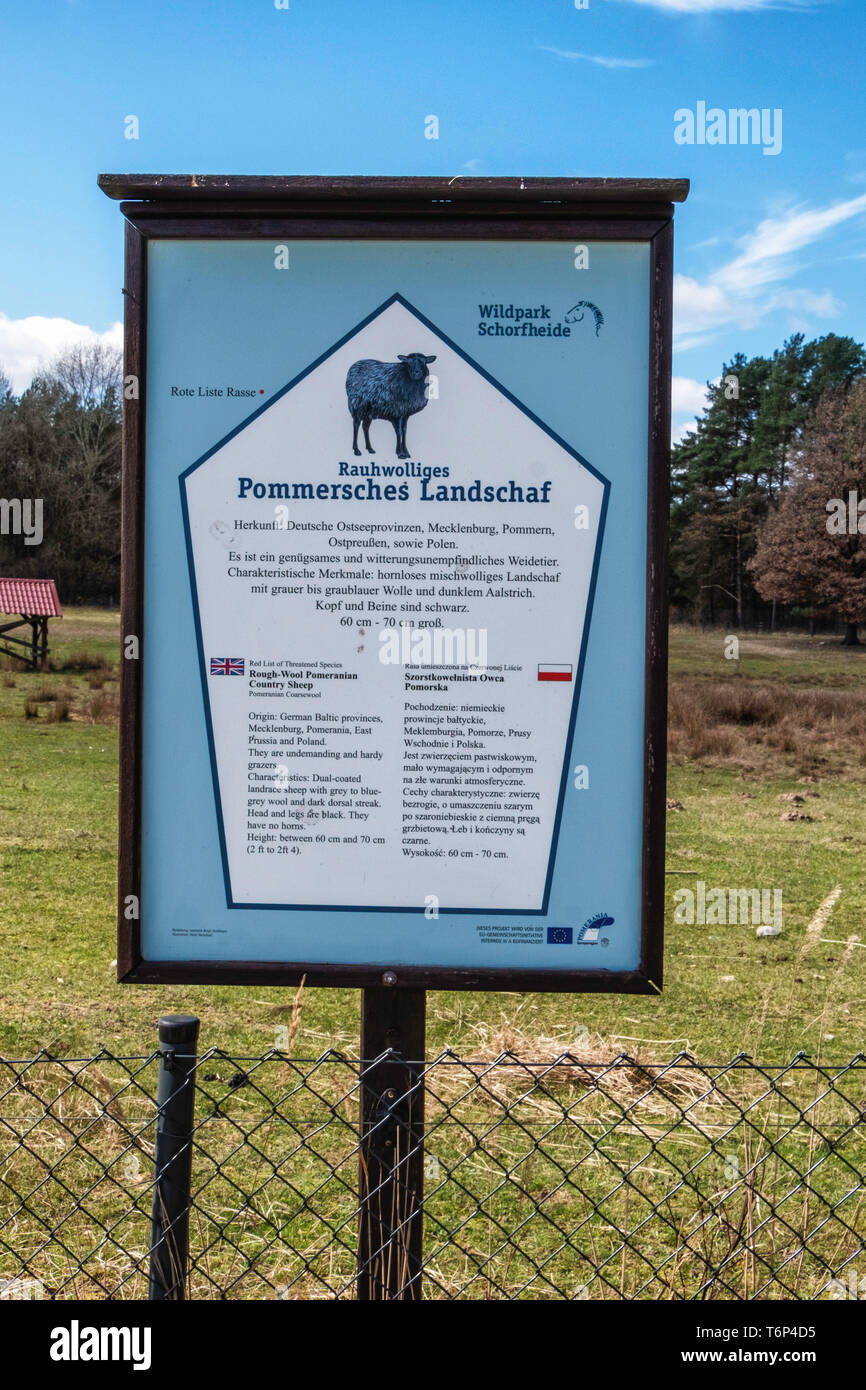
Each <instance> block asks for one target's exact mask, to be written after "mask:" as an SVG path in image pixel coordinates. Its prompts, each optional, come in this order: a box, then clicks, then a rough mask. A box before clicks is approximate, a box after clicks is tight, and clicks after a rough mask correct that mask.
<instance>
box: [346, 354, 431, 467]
mask: <svg viewBox="0 0 866 1390" xmlns="http://www.w3.org/2000/svg"><path fill="white" fill-rule="evenodd" d="M435 361H436V356H435V354H434V355H433V356H432V357H427V356H425V355H424V353H423V352H409V353H402V352H401V353H398V354H397V361H396V362H377V361H375V360H374V359H373V358H370V357H367V358H364V359H362V361H360V362H353V363H352V365H351V367H350V368H349V370H348V372H347V373H346V400H347V402H348V406H349V414H350V415H351V417H352V423H353V425H354V429H353V431H352V451H353V453H355V454H360V452H361V450H360V449H359V448H358V426H359V425H361V426H362V427H363V430H364V443H365V444H366V446H367V453H368V454H375V452H376V450H375V449H374V448H373V446H372V444H371V443H370V422H371V421H372V420H390V421H391V424H392V425H393V426H394V433H395V434H396V436H397V457H398V459H407V458H409V450H408V449H407V448H406V421H407V420H408V419H409V416H410V415H417V413H418V411H419V410H423V409H424V407H425V405H426V404H427V379H428V377H429V375H430V373H429V372H428V370H427V368H428V364H429V363H430V362H435Z"/></svg>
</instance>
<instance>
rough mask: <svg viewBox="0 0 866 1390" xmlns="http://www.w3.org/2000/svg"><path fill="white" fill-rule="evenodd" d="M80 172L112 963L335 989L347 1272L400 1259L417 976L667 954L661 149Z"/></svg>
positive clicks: (173, 975) (449, 984) (593, 974)
mask: <svg viewBox="0 0 866 1390" xmlns="http://www.w3.org/2000/svg"><path fill="white" fill-rule="evenodd" d="M99 182H100V186H101V187H102V188H103V190H104V191H105V192H106V193H107V194H108V195H109V196H110V197H113V198H117V199H119V200H121V210H122V212H123V214H124V216H125V219H126V234H127V256H126V282H125V286H124V293H125V297H126V365H125V392H124V394H125V406H126V410H125V422H124V502H123V598H122V623H123V642H124V661H123V663H122V702H123V714H122V734H121V839H120V869H119V904H120V906H119V925H120V932H119V936H120V943H119V948H118V971H119V977H120V978H121V979H122V980H127V981H130V982H136V981H142V982H148V983H153V982H156V983H168V982H172V983H179V982H189V983H211V982H222V983H237V984H297V983H298V982H299V981H300V980H301V979H302V978H303V977H306V980H307V983H308V984H310V985H313V986H316V985H322V986H338V985H343V986H345V985H349V986H354V987H360V988H361V989H362V990H363V991H364V1004H363V1038H362V1056H363V1058H364V1059H365V1064H369V1063H372V1062H375V1060H376V1058H378V1057H380V1056H381V1055H382V1053H383V1052H385V1053H386V1054H387V1057H386V1060H385V1061H382V1062H380V1063H376V1065H375V1066H372V1067H370V1066H368V1069H367V1070H366V1071H365V1073H364V1076H365V1085H364V1103H363V1127H364V1136H365V1138H364V1154H363V1158H362V1191H363V1194H364V1213H365V1215H364V1220H363V1221H362V1228H361V1243H362V1257H363V1269H364V1274H363V1277H362V1283H361V1291H362V1296H364V1297H368V1298H376V1297H394V1296H398V1295H399V1296H404V1297H412V1296H416V1294H417V1291H418V1288H419V1283H420V1279H419V1275H420V1244H419V1242H420V1192H421V1177H422V1173H421V1166H422V1148H421V1139H422V1124H423V1109H422V1106H423V1098H422V1087H421V1085H420V1083H418V1084H416V1083H415V1081H414V1080H413V1076H414V1073H413V1072H412V1069H411V1066H410V1065H409V1064H411V1063H417V1064H420V1063H421V1062H422V1061H423V1037H424V1028H423V1000H424V991H425V990H426V989H497V990H502V989H505V990H558V991H563V992H580V991H614V992H628V993H653V992H657V991H658V990H659V989H660V987H661V967H662V919H663V906H664V810H665V772H664V763H665V730H666V723H665V720H666V711H665V703H666V658H667V639H666V620H667V612H666V553H667V533H668V531H667V528H668V467H669V431H670V346H671V285H672V219H673V205H674V203H675V202H679V201H682V200H683V199H684V198H685V197H686V194H687V191H688V184H687V183H686V182H685V181H679V180H629V179H602V180H592V179H458V180H444V179H420V178H418V179H415V178H409V179H392V178H331V179H328V178H288V177H286V178H283V177H274V178H259V177H239V176H238V177H231V176H229V177H222V176H180V175H170V176H146V175H103V176H102V177H101V178H100V180H99ZM389 1040H390V1041H389ZM407 1068H408V1070H407Z"/></svg>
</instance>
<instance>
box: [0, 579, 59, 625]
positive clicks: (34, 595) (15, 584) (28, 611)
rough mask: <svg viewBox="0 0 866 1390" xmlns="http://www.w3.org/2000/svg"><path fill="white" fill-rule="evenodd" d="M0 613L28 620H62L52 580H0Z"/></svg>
mask: <svg viewBox="0 0 866 1390" xmlns="http://www.w3.org/2000/svg"><path fill="white" fill-rule="evenodd" d="M0 613H21V614H22V615H25V616H26V617H28V618H62V617H63V609H62V608H61V607H60V599H59V598H58V597H57V590H56V588H55V587H54V580H53V579H0Z"/></svg>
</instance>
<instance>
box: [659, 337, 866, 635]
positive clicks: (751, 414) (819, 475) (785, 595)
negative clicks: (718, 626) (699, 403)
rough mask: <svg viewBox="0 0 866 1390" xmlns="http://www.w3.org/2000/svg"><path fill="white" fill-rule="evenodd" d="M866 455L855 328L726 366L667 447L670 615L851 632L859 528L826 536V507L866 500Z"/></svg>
mask: <svg viewBox="0 0 866 1390" xmlns="http://www.w3.org/2000/svg"><path fill="white" fill-rule="evenodd" d="M864 451H866V351H864V348H863V346H862V344H860V343H857V342H855V340H854V339H853V338H844V337H838V336H837V335H836V334H832V333H831V334H827V335H826V336H825V337H823V338H818V339H815V340H813V341H810V342H807V341H806V338H805V336H804V335H803V334H802V333H796V334H794V335H793V336H792V337H791V338H789V339H788V340H787V342H785V343H784V345H783V346H782V347H781V348H779V349H778V350H777V351H776V352H774V353H773V355H772V356H771V357H751V358H747V357H746V356H745V355H744V354H742V353H737V355H736V356H735V357H733V358H732V359H731V361H730V362H726V363H725V364H724V365H723V367H722V372H721V376H720V378H719V380H718V381H717V382H712V383H709V384H708V388H707V404H706V406H705V408H704V411H703V413H702V415H701V418H700V419H699V420H698V421H697V424H696V427H695V429H694V430H691V431H690V432H689V433H687V434H686V436H685V438H684V439H683V440H682V441H681V442H680V443H679V444H678V445H676V447H675V448H674V449H673V451H672V460H671V462H672V509H671V600H672V606H673V611H674V613H676V614H678V615H679V616H683V617H690V618H693V619H697V620H698V621H702V622H709V623H725V624H730V625H732V626H733V627H738V628H742V627H749V626H751V627H755V626H767V627H769V628H770V629H772V628H774V627H776V626H778V625H780V624H781V623H782V622H785V623H790V621H791V620H792V619H793V620H795V621H804V622H805V621H807V622H810V623H814V621H815V620H816V619H828V618H837V619H842V620H843V621H844V622H845V623H846V624H847V625H848V627H847V630H848V640H849V641H853V640H855V638H856V624H857V623H858V622H866V593H864V585H866V536H864V534H863V533H862V532H859V531H858V532H857V533H856V534H854V535H851V534H848V533H846V535H845V537H844V539H842V538H841V537H840V536H839V534H834V533H833V531H832V530H829V529H828V524H827V523H828V520H830V519H831V518H830V514H829V513H828V510H827V505H828V503H829V502H830V501H831V500H832V499H837V500H838V499H841V498H843V497H844V498H845V499H846V502H847V500H848V498H849V493H850V492H851V491H852V490H854V491H856V492H857V493H858V497H859V498H861V499H864V498H866V462H864ZM863 512H864V513H866V502H864V508H863ZM861 515H862V513H861ZM863 532H866V515H863ZM852 627H853V630H852Z"/></svg>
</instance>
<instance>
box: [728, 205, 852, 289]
mask: <svg viewBox="0 0 866 1390" xmlns="http://www.w3.org/2000/svg"><path fill="white" fill-rule="evenodd" d="M861 212H866V193H864V194H863V195H862V196H861V197H859V198H850V199H849V200H848V201H847V202H845V203H834V204H833V206H832V207H829V208H803V209H796V208H792V209H791V211H790V212H787V213H785V214H784V216H782V217H768V218H766V219H765V220H764V221H763V222H761V223H760V224H759V226H758V228H757V230H756V231H754V232H752V233H750V235H749V236H746V237H743V239H742V241H741V243H740V245H741V246H742V247H743V251H742V252H741V254H740V255H739V256H737V257H736V258H735V259H734V260H733V261H730V262H729V264H728V265H726V266H724V267H723V268H722V270H721V271H720V272H719V273H718V277H717V283H718V284H721V285H722V286H724V287H725V288H727V289H728V290H751V289H754V288H756V287H757V286H758V285H766V284H769V283H771V282H772V281H774V280H782V279H784V278H785V277H786V276H787V275H789V274H790V273H791V267H790V266H788V265H786V263H785V258H786V257H788V256H791V255H792V254H793V253H794V252H795V251H800V250H802V248H803V247H804V246H809V245H810V244H811V243H812V242H813V241H817V239H818V237H820V236H821V235H822V234H823V233H824V232H826V231H828V230H829V229H830V228H831V227H838V226H839V224H840V223H842V222H847V221H848V220H849V219H850V218H852V217H856V216H858V215H859V214H860V213H861Z"/></svg>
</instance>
